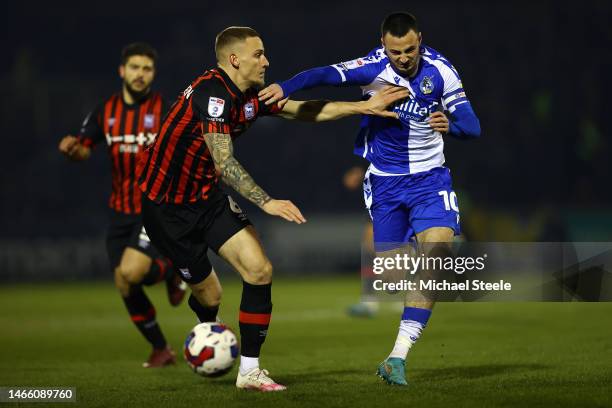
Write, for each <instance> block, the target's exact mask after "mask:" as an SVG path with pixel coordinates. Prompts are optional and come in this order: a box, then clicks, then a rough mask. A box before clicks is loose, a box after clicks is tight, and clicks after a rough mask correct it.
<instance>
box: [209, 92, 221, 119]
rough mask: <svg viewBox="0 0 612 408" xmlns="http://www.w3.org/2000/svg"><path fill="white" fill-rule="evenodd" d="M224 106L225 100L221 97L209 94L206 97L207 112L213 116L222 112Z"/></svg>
mask: <svg viewBox="0 0 612 408" xmlns="http://www.w3.org/2000/svg"><path fill="white" fill-rule="evenodd" d="M224 108H225V101H224V100H223V99H221V98H215V97H214V96H211V97H210V98H208V114H209V115H210V116H212V117H213V118H218V117H219V116H221V115H222V114H223V109H224Z"/></svg>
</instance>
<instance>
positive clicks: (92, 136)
mask: <svg viewBox="0 0 612 408" xmlns="http://www.w3.org/2000/svg"><path fill="white" fill-rule="evenodd" d="M103 140H104V130H103V128H102V105H98V106H96V108H95V109H94V110H92V111H91V112H89V114H88V115H87V116H86V117H85V119H84V120H83V123H82V124H81V130H80V131H79V142H80V143H81V144H82V145H83V146H85V147H93V146H95V145H97V144H98V143H100V142H102V141H103Z"/></svg>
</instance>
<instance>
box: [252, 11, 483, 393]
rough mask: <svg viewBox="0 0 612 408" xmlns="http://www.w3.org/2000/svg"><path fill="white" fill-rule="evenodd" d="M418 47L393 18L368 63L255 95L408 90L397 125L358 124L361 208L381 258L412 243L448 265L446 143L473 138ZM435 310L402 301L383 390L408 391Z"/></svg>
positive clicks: (429, 56) (429, 303) (455, 100)
mask: <svg viewBox="0 0 612 408" xmlns="http://www.w3.org/2000/svg"><path fill="white" fill-rule="evenodd" d="M421 38H422V37H421V32H420V31H419V28H418V25H417V21H416V18H415V17H414V16H413V15H411V14H409V13H393V14H391V15H389V16H387V17H386V18H385V20H384V21H383V23H382V26H381V42H382V47H379V48H377V49H375V50H373V51H372V52H371V53H370V54H369V55H368V56H366V57H363V58H358V59H355V60H352V61H347V62H343V63H338V64H334V65H331V66H326V67H319V68H314V69H310V70H307V71H304V72H302V73H300V74H298V75H296V76H295V77H293V78H292V79H290V80H288V81H285V82H282V83H280V84H272V85H270V86H269V87H267V88H266V89H264V90H262V91H261V92H260V94H259V95H260V99H261V100H264V101H266V103H274V102H276V101H278V100H281V99H283V98H286V97H288V96H289V95H291V94H292V93H294V92H297V91H299V90H301V89H307V88H311V87H314V86H318V85H336V86H339V85H359V86H361V87H362V90H363V94H364V96H366V97H367V96H370V95H373V94H375V93H376V92H377V90H378V89H380V87H382V86H384V85H386V84H396V85H398V86H401V87H405V88H407V89H408V90H410V99H409V100H407V101H404V102H403V103H401V104H399V103H398V104H396V106H395V107H394V112H397V113H398V115H399V117H400V121H399V122H398V121H393V120H388V119H382V118H374V117H365V118H364V119H363V121H362V132H360V134H359V136H358V138H357V141H356V144H355V153H356V154H358V155H360V156H362V157H364V158H366V159H367V160H368V161H369V162H370V167H369V169H368V172H367V173H366V176H365V179H364V198H365V201H366V206H367V208H368V210H369V211H370V216H371V217H372V221H373V223H374V244H375V248H376V252H377V256H378V257H392V256H394V255H395V254H397V253H398V252H400V251H405V250H406V247H408V246H409V245H408V244H409V242H410V241H411V239H413V238H415V239H416V242H417V243H418V245H419V247H422V250H423V251H425V252H426V253H427V255H428V256H430V257H445V256H452V253H451V251H450V243H451V242H452V241H453V236H454V235H456V234H457V235H458V234H459V233H460V228H459V207H458V205H457V196H456V194H455V192H454V191H453V187H452V183H451V177H450V171H449V169H448V168H446V167H444V166H443V164H444V154H443V149H444V140H443V135H451V136H454V137H456V138H459V139H469V138H475V137H479V136H480V123H479V121H478V118H477V117H476V115H475V114H474V111H473V110H472V107H471V105H470V103H469V101H468V99H467V97H466V94H465V91H464V90H463V85H462V83H461V80H460V78H459V75H458V73H457V70H456V69H455V68H454V67H453V66H452V65H451V63H450V62H449V61H448V60H447V59H446V58H444V57H443V56H442V55H441V54H440V53H438V52H437V51H436V50H434V49H432V48H430V47H428V46H425V45H423V44H422V42H421ZM443 111H446V112H448V115H449V117H450V121H449V119H448V117H447V116H446V114H445V113H444V112H443ZM423 245H424V246H423ZM433 305H434V298H432V296H429V295H427V294H423V293H420V292H417V291H411V292H409V293H408V295H407V297H406V300H405V307H404V312H403V314H402V318H401V323H400V328H399V333H398V336H397V339H396V342H395V346H394V347H393V350H392V351H391V354H390V355H389V357H388V358H387V359H386V360H385V361H383V362H382V363H381V364H380V366H379V367H378V374H379V375H380V376H381V377H382V378H383V379H384V380H386V381H387V382H388V383H389V384H399V385H405V384H407V382H406V378H405V359H406V356H407V354H408V350H409V349H410V347H412V345H413V344H414V343H415V342H416V341H417V339H418V338H419V337H420V335H421V331H422V330H423V329H424V327H425V325H426V324H427V321H428V320H429V317H430V315H431V309H432V308H433Z"/></svg>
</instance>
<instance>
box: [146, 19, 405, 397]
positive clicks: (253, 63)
mask: <svg viewBox="0 0 612 408" xmlns="http://www.w3.org/2000/svg"><path fill="white" fill-rule="evenodd" d="M215 53H216V56H217V68H214V69H210V70H207V71H205V72H204V73H203V74H202V75H201V76H200V77H198V78H196V79H195V81H193V82H192V83H191V85H189V86H188V87H187V88H186V89H185V91H184V92H183V94H182V95H180V96H179V99H178V100H177V101H176V102H175V103H174V105H173V106H172V107H171V109H170V112H169V113H168V115H167V116H166V118H165V120H164V123H163V124H162V130H161V132H160V135H159V137H158V138H157V140H156V141H155V143H154V144H153V146H152V147H151V148H150V149H148V150H147V156H148V157H147V158H144V157H143V160H142V169H141V171H140V179H139V183H140V188H141V190H142V191H143V192H144V196H143V215H144V218H143V220H144V224H145V227H146V229H147V232H148V233H149V236H150V237H151V239H152V241H153V243H154V244H155V245H156V246H157V247H158V248H159V250H160V251H162V252H163V253H164V254H165V255H166V256H168V257H170V258H171V259H172V261H173V262H174V264H175V265H176V266H177V268H178V270H179V271H180V272H181V276H182V278H183V280H184V281H185V282H187V283H188V284H189V286H190V287H191V290H192V294H191V296H190V298H189V306H190V307H191V308H192V310H193V311H194V312H195V314H196V315H197V316H198V319H199V320H200V322H210V321H214V320H215V318H216V315H217V312H218V310H219V304H220V302H221V284H220V282H219V279H218V277H217V275H216V273H215V271H214V270H213V269H212V266H211V264H210V261H209V260H208V257H207V249H208V248H211V249H212V250H213V251H215V252H216V253H217V254H219V255H220V256H221V258H223V259H224V260H225V261H227V262H228V263H229V264H230V265H231V266H232V267H233V268H234V269H236V271H238V273H239V274H240V276H241V277H242V279H243V286H242V299H241V302H240V314H239V317H238V321H239V326H240V336H241V356H240V367H239V370H238V376H237V379H236V386H237V387H238V388H242V389H254V390H258V391H264V392H267V391H282V390H284V389H285V387H284V386H283V385H281V384H278V383H276V382H275V381H274V380H272V379H271V378H270V377H269V376H268V374H269V373H268V371H267V370H263V369H261V368H260V367H259V355H260V352H261V347H262V345H263V343H264V341H265V339H266V336H267V333H268V326H269V324H270V318H271V316H272V265H271V264H270V261H269V260H268V258H267V256H266V254H265V252H264V249H263V247H262V244H261V242H260V241H259V238H258V237H257V233H256V231H255V229H254V228H253V226H252V225H251V222H250V221H249V220H248V218H247V215H246V214H245V213H244V212H243V211H242V210H241V209H240V207H239V206H238V204H237V203H236V202H235V201H234V200H233V199H232V198H231V197H230V196H229V195H227V194H225V193H224V192H223V191H222V190H221V188H220V186H219V180H218V176H217V174H219V175H220V177H221V179H222V180H223V181H224V182H225V183H226V184H227V185H229V186H230V187H232V188H233V189H234V190H235V191H236V192H238V193H239V194H240V195H241V196H243V197H244V198H246V199H248V200H249V201H251V202H252V203H253V204H255V205H256V206H258V207H259V208H261V209H262V210H263V211H264V212H266V213H267V214H270V215H273V216H278V217H281V218H283V219H285V220H287V221H291V222H295V223H298V224H301V223H303V222H306V219H305V218H304V216H303V215H302V213H301V212H300V210H299V209H298V208H297V207H296V206H295V205H294V204H293V203H292V202H291V201H287V200H277V199H273V198H272V197H270V195H269V194H268V193H267V192H265V191H264V190H263V189H262V188H261V187H260V186H259V185H258V184H257V183H255V181H254V180H253V178H252V177H251V176H250V175H249V173H248V172H247V171H246V170H245V169H244V167H242V165H241V164H240V163H239V162H238V161H237V159H236V158H235V156H234V147H233V142H234V139H236V138H237V137H238V136H240V135H241V134H242V133H243V132H244V131H246V130H247V129H248V127H249V126H251V125H252V124H253V123H254V122H255V120H256V119H257V118H258V117H260V116H265V115H274V114H278V115H280V116H283V117H286V118H292V119H293V118H295V119H302V120H309V121H323V120H332V119H338V118H341V117H344V116H347V115H351V114H359V113H377V114H380V115H384V116H386V117H394V118H396V117H397V115H396V114H394V113H392V112H388V111H385V107H386V106H387V105H389V104H390V103H392V102H394V101H396V100H399V99H401V98H405V97H406V96H407V95H408V92H406V91H405V90H402V89H399V90H398V88H396V89H386V90H384V91H383V92H381V93H380V95H379V96H380V97H381V98H380V99H374V98H373V99H371V100H369V101H367V102H327V101H305V102H304V101H302V102H298V101H282V102H281V103H279V104H273V105H264V104H263V103H262V104H260V103H259V101H258V99H257V90H258V88H260V87H262V86H263V85H264V76H265V72H266V69H267V67H268V66H269V62H268V60H267V58H266V56H265V53H264V46H263V42H262V40H261V38H260V36H259V34H257V32H256V31H255V30H253V29H252V28H249V27H228V28H226V29H225V30H223V31H222V32H221V33H219V34H218V35H217V38H216V41H215ZM270 165H272V166H274V164H270Z"/></svg>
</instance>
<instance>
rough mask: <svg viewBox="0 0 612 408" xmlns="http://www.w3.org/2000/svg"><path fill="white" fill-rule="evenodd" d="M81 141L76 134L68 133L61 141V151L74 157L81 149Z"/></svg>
mask: <svg viewBox="0 0 612 408" xmlns="http://www.w3.org/2000/svg"><path fill="white" fill-rule="evenodd" d="M79 147H80V143H79V139H78V138H77V137H75V136H72V135H68V136H64V138H63V139H62V140H61V141H60V144H59V151H60V152H62V153H64V154H65V155H66V156H68V157H70V158H73V157H74V155H75V154H77V152H78V151H79Z"/></svg>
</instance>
